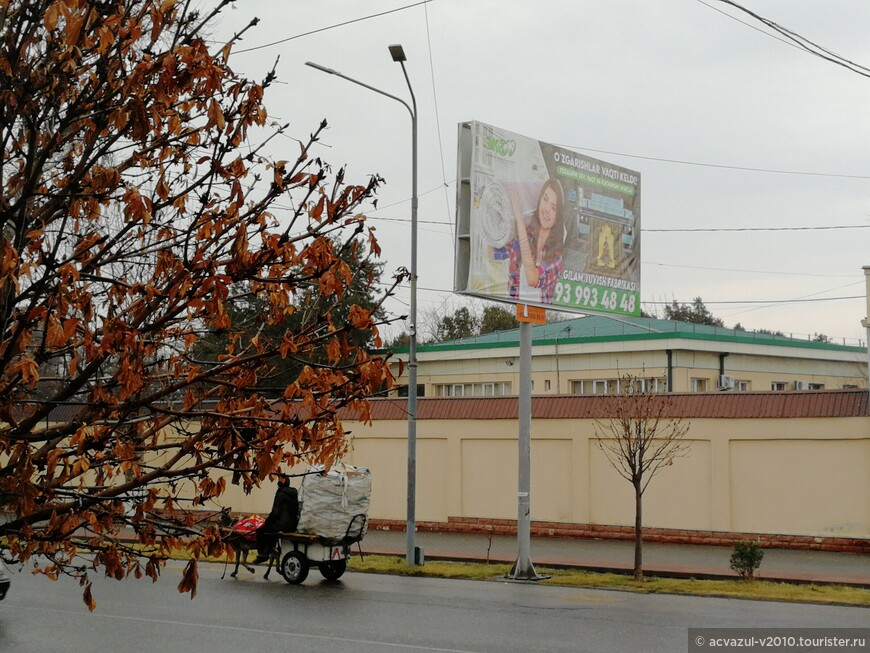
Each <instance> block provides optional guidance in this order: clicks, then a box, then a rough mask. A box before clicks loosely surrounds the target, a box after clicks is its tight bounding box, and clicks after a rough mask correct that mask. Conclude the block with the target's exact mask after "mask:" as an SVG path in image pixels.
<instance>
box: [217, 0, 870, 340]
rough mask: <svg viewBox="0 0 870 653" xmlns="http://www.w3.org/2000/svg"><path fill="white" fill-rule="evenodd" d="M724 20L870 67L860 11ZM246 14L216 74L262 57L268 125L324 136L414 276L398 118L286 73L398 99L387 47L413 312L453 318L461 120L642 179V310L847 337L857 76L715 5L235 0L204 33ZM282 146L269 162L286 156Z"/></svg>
mask: <svg viewBox="0 0 870 653" xmlns="http://www.w3.org/2000/svg"><path fill="white" fill-rule="evenodd" d="M741 4H742V5H743V6H745V7H747V8H749V9H751V10H752V11H754V12H756V13H758V14H760V15H762V16H764V17H765V18H768V19H770V20H773V21H775V22H776V23H778V24H779V25H781V26H783V27H786V28H788V29H790V30H792V31H793V32H796V33H798V34H800V35H801V36H803V37H806V38H807V39H809V40H810V41H813V42H815V43H817V44H819V45H822V46H824V47H825V48H827V49H828V50H830V51H833V52H835V53H836V54H838V55H840V56H842V57H844V58H845V59H848V60H851V61H853V62H856V63H858V64H862V65H865V66H870V39H868V38H867V35H868V33H870V2H866V1H865V0H744V1H743V2H741ZM386 12H389V13H386ZM375 14H383V15H379V16H377V15H375ZM253 16H258V17H259V18H260V19H261V21H260V24H259V25H258V26H257V27H256V28H255V29H253V30H252V31H250V32H249V33H248V34H247V35H246V38H245V40H244V41H243V42H242V43H240V44H239V45H238V46H237V47H236V48H235V52H234V54H233V57H232V58H231V64H232V66H233V68H234V69H235V70H236V71H237V72H240V73H244V74H246V75H248V76H251V77H254V78H261V77H262V76H263V74H264V73H265V71H266V70H268V68H269V67H270V66H271V65H272V63H273V62H274V60H275V59H276V58H278V57H280V61H279V63H278V66H277V71H278V76H279V80H280V82H281V83H280V84H277V85H275V86H273V87H272V89H271V90H270V92H269V93H268V94H267V96H266V104H267V107H268V109H269V111H270V114H271V115H272V116H275V117H276V118H279V119H280V120H281V121H282V122H289V123H290V125H291V128H290V133H291V134H292V135H293V136H295V137H298V138H305V137H306V136H307V135H308V134H309V133H310V132H311V131H312V130H314V129H315V128H316V126H317V125H318V124H319V122H320V121H321V120H322V119H323V118H326V119H327V121H328V123H329V130H328V131H327V133H326V135H325V137H324V138H323V139H322V146H321V147H319V148H318V151H317V152H316V153H315V154H316V155H318V156H321V157H323V158H324V159H326V160H327V161H329V162H330V163H331V164H332V165H333V166H334V167H339V166H342V165H347V169H348V179H349V180H351V181H358V182H363V181H364V180H365V179H366V178H367V176H368V175H369V174H371V173H378V174H380V175H381V176H383V177H384V178H385V179H386V181H387V183H386V186H385V187H384V188H383V189H382V191H381V192H380V195H379V209H378V210H377V211H375V212H372V213H371V218H372V220H373V224H375V225H376V226H377V233H378V236H379V240H380V244H381V246H382V248H383V252H384V259H385V260H386V264H387V265H386V272H389V271H391V270H393V269H395V268H397V267H399V266H408V265H409V261H410V255H409V243H410V196H411V174H410V171H411V129H410V126H411V121H410V117H409V114H408V112H407V110H406V109H405V108H404V107H402V106H401V105H400V104H399V103H398V102H395V101H393V100H390V99H388V98H385V97H383V96H380V95H377V94H376V93H373V92H371V91H369V90H366V89H364V88H361V87H359V86H355V85H353V84H351V83H349V82H347V81H345V80H342V79H341V78H338V77H334V76H331V75H326V74H324V73H322V72H319V71H317V70H314V69H312V68H308V67H306V66H305V65H304V64H305V62H306V61H309V60H311V61H314V62H317V63H319V64H321V65H324V66H326V67H329V68H333V69H336V70H339V71H341V72H342V73H344V74H345V75H348V76H350V77H353V78H356V79H358V80H360V81H363V82H365V83H367V84H369V85H371V86H374V87H377V88H380V89H382V90H383V91H386V92H388V93H391V94H393V95H397V96H400V97H402V98H408V97H409V95H408V89H407V85H406V83H405V79H404V77H403V75H402V70H401V67H400V66H399V64H397V63H394V62H393V61H392V60H391V58H390V55H389V52H388V50H387V46H388V45H391V44H394V43H400V44H402V45H403V46H404V49H405V53H406V55H407V58H408V61H407V63H406V66H407V71H408V75H409V77H410V80H411V84H412V85H413V88H414V92H415V94H416V98H417V106H418V114H419V128H418V129H419V133H418V143H419V145H418V147H419V173H418V185H419V195H420V203H419V220H420V226H419V243H420V250H419V251H420V254H419V265H418V269H419V285H418V288H419V291H418V304H419V310H420V312H421V313H425V312H427V311H433V310H438V309H441V310H443V309H444V308H448V309H449V308H452V307H456V306H460V305H462V303H463V300H462V299H461V298H460V297H458V296H455V295H453V294H452V292H451V291H452V288H453V251H454V246H453V237H454V230H453V226H452V225H453V221H454V215H455V214H454V211H455V195H456V185H455V177H456V135H457V124H458V123H460V122H462V121H469V120H479V121H481V122H485V123H489V124H491V125H494V126H497V127H501V128H503V129H506V130H509V131H513V132H516V133H518V134H521V135H524V136H527V137H530V138H533V139H536V140H540V141H545V142H548V143H553V144H556V145H560V146H564V147H568V148H570V149H573V150H576V151H578V152H581V153H585V154H588V155H591V156H593V157H596V158H599V159H603V160H604V161H608V162H611V163H615V164H618V165H621V166H624V167H627V168H630V169H632V170H636V171H638V172H639V173H640V175H641V194H642V213H641V220H642V223H641V224H642V230H643V238H642V251H641V259H642V266H641V297H642V300H643V305H644V308H645V309H646V310H647V311H648V312H651V313H658V314H659V315H662V314H663V305H664V304H665V303H669V302H670V301H672V300H674V299H676V300H677V301H679V302H685V303H688V302H691V301H692V299H693V298H694V297H698V296H700V297H702V298H703V300H704V302H705V303H706V305H707V307H708V308H709V309H710V310H711V311H712V312H713V314H714V315H716V316H718V317H721V318H722V319H723V320H724V321H725V324H726V326H729V327H730V326H734V325H735V324H736V323H741V324H742V325H743V326H744V327H745V328H748V329H762V328H764V329H772V330H777V331H783V332H785V333H786V334H794V335H795V336H802V337H807V336H811V335H813V334H815V333H825V334H827V335H829V336H832V337H834V338H836V339H837V341H840V342H842V341H843V339H844V338H845V339H846V342H848V343H849V344H857V343H856V340H858V339H861V340H863V339H865V333H866V331H865V330H864V328H863V327H862V326H861V320H862V318H864V317H865V315H866V301H865V299H864V296H865V282H864V274H863V271H862V267H863V266H865V265H870V248H868V244H870V111H868V109H870V77H867V76H862V75H860V74H856V73H855V72H851V71H849V70H847V69H845V68H843V67H840V66H837V65H835V64H833V63H830V62H827V61H824V60H822V59H821V58H819V57H816V56H813V55H811V54H808V53H806V52H805V51H802V50H800V49H798V48H796V47H793V46H792V45H789V44H787V43H785V42H784V41H783V39H782V37H781V36H778V35H775V34H774V32H772V31H771V30H770V29H769V28H766V27H764V26H763V25H762V24H761V23H759V22H758V21H757V20H755V19H753V18H752V17H750V16H749V15H747V14H745V13H743V12H741V11H739V10H738V9H735V8H733V7H730V6H728V5H727V4H725V3H723V2H721V1H719V0H703V1H701V0H655V1H646V2H641V1H639V0H538V1H535V2H532V1H529V0H527V1H525V2H515V1H511V0H485V1H484V0H431V1H430V2H428V3H421V2H419V0H365V1H363V0H321V1H320V2H299V1H298V0H296V1H292V2H288V1H287V0H256V1H255V0H248V1H245V0H239V1H238V2H237V7H236V8H234V9H229V10H227V11H226V12H225V14H224V18H223V21H222V24H221V26H220V29H219V30H218V32H217V33H216V34H215V37H216V38H217V39H220V38H222V37H225V36H226V35H227V34H229V33H231V32H232V31H233V30H234V29H238V28H239V27H241V26H242V25H244V24H245V23H247V21H248V20H249V19H250V18H251V17H253ZM367 17H370V18H367ZM342 23H346V24H344V25H342ZM281 40H283V42H281V43H275V42H277V41H281ZM273 43H275V44H273ZM268 44H273V45H268ZM262 45H267V47H257V49H253V50H249V51H247V52H245V51H244V50H245V49H247V48H255V47H256V46H262ZM282 142H283V144H284V145H286V147H287V148H288V149H287V152H286V153H284V155H283V157H282V153H281V152H280V150H279V148H277V147H276V148H274V149H273V153H274V154H275V156H276V157H280V158H295V155H296V153H297V151H298V150H297V149H296V148H297V146H296V145H294V143H293V141H291V140H289V139H284V140H283V141H282ZM835 227H836V228H835ZM845 227H851V228H845ZM697 229H717V230H719V231H693V230H697ZM398 299H400V300H401V301H403V302H405V303H404V304H403V303H401V302H396V303H394V304H393V305H392V307H391V308H392V309H393V310H394V311H396V312H399V313H403V314H404V313H407V310H408V309H407V300H408V291H407V288H406V289H404V290H403V291H402V292H401V293H400V294H399V297H398ZM808 300H812V301H808Z"/></svg>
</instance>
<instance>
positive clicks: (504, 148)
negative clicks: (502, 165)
mask: <svg viewBox="0 0 870 653" xmlns="http://www.w3.org/2000/svg"><path fill="white" fill-rule="evenodd" d="M483 149H485V150H489V151H490V152H495V153H496V154H498V155H499V156H503V157H508V158H510V157H512V156H513V155H514V152H516V151H517V144H516V142H514V141H509V140H507V139H506V138H496V137H495V136H487V137H486V139H484V141H483Z"/></svg>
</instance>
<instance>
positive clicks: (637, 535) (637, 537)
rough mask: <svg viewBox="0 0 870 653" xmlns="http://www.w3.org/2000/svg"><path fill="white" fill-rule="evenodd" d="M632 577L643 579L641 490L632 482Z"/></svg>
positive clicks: (638, 485)
mask: <svg viewBox="0 0 870 653" xmlns="http://www.w3.org/2000/svg"><path fill="white" fill-rule="evenodd" d="M634 579H635V580H643V492H642V491H641V489H640V484H638V483H635V484H634Z"/></svg>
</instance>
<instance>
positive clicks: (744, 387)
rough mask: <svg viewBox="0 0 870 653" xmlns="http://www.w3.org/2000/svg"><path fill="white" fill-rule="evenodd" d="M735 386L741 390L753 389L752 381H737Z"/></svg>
mask: <svg viewBox="0 0 870 653" xmlns="http://www.w3.org/2000/svg"><path fill="white" fill-rule="evenodd" d="M734 387H735V389H737V390H738V391H740V392H749V391H750V390H752V383H751V382H749V381H735V382H734Z"/></svg>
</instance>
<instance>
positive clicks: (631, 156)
mask: <svg viewBox="0 0 870 653" xmlns="http://www.w3.org/2000/svg"><path fill="white" fill-rule="evenodd" d="M559 147H566V148H568V149H571V150H579V151H581V152H596V153H598V154H612V155H615V156H624V157H628V158H629V159H643V160H645V161H660V162H662V163H677V164H679V165H684V166H699V167H702V168H722V169H724V170H743V171H746V172H768V173H773V174H778V175H805V176H809V177H837V178H840V179H870V175H842V174H835V173H830V172H806V171H802V170H776V169H773V168H751V167H748V166H729V165H723V164H721V163H702V162H699V161H681V160H680V159H665V158H662V157H656V156H642V155H640V154H626V153H625V152H613V151H610V150H596V149H593V148H591V147H578V146H576V145H559Z"/></svg>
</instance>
